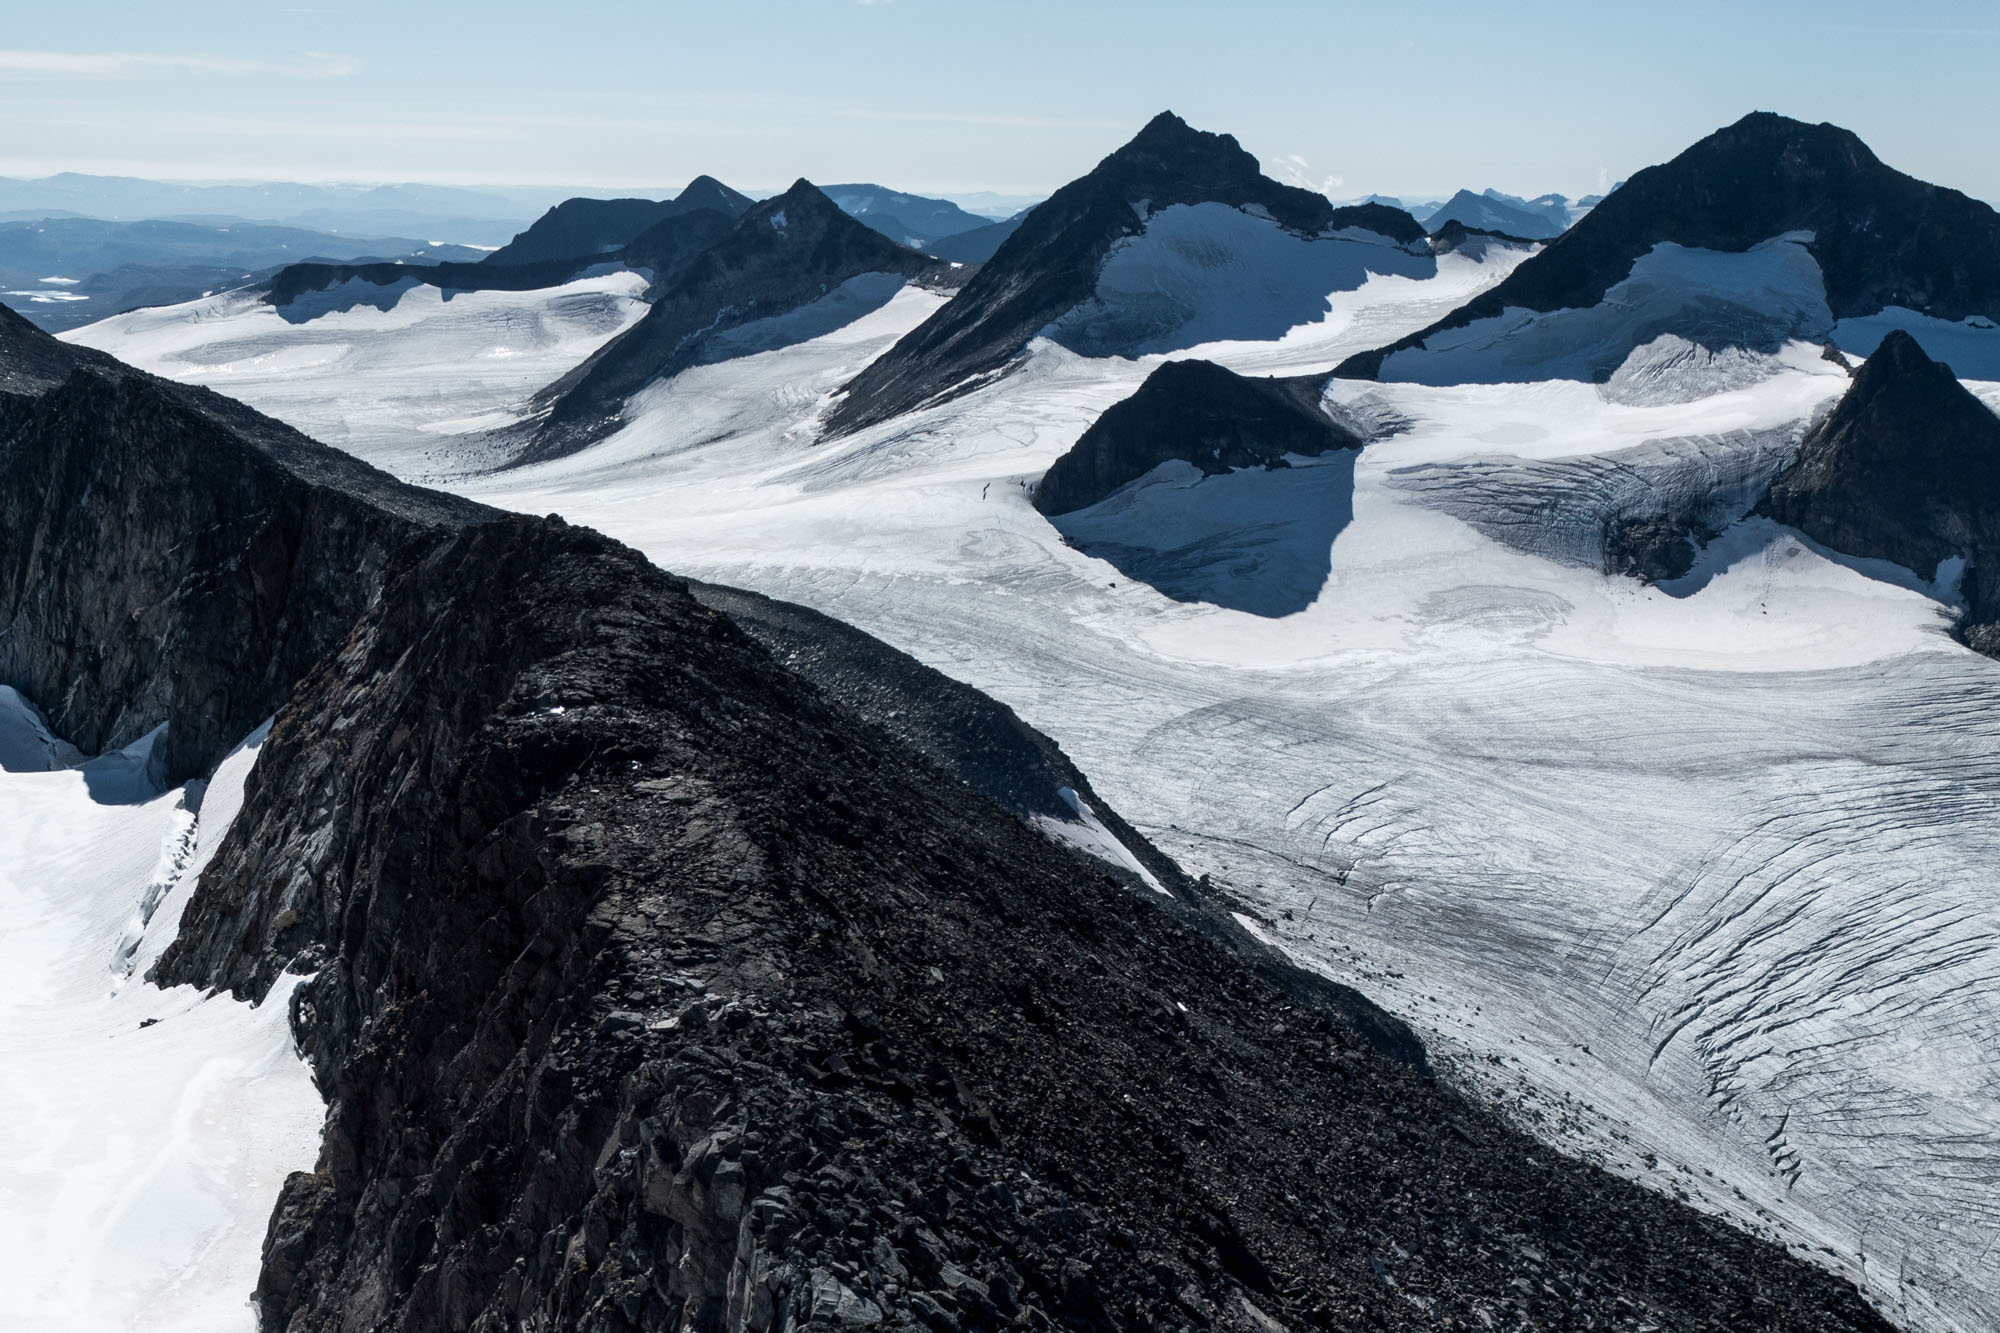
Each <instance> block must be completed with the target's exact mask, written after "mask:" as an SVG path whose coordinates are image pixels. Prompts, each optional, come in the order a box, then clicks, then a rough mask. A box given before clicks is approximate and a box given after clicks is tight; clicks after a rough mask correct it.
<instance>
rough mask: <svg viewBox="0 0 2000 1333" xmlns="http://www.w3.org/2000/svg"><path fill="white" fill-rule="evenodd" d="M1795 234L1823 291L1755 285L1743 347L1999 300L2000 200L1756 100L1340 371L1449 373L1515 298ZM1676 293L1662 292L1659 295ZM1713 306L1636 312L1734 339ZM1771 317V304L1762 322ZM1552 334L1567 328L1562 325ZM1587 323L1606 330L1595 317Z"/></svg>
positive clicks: (1595, 297) (1570, 298)
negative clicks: (1435, 359) (1446, 359)
mask: <svg viewBox="0 0 2000 1333" xmlns="http://www.w3.org/2000/svg"><path fill="white" fill-rule="evenodd" d="M1785 240H1789V241H1791V242H1793V243H1795V244H1797V245H1799V246H1801V247H1803V250H1804V252H1805V254H1806V255H1807V256H1808V257H1809V258H1810V260H1811V262H1812V264H1813V265H1815V266H1816V267H1817V269H1818V278H1817V289H1815V290H1813V291H1810V292H1808V291H1805V290H1803V289H1800V290H1798V291H1796V292H1794V293H1793V294H1792V297H1791V299H1795V300H1797V301H1798V302H1799V303H1800V309H1799V310H1798V311H1796V312H1794V311H1790V310H1788V311H1785V312H1783V313H1782V314H1774V312H1772V311H1770V310H1767V309H1764V308H1761V307H1759V306H1758V305H1757V304H1756V303H1757V302H1758V301H1759V300H1762V299H1765V298H1762V297H1760V296H1758V295H1757V294H1756V293H1755V292H1749V293H1748V294H1746V295H1744V296H1742V297H1741V298H1740V299H1741V300H1742V301H1744V302H1747V303H1748V304H1746V305H1744V307H1743V312H1742V315H1741V316H1740V317H1738V318H1737V319H1736V320H1735V322H1736V323H1737V324H1738V325H1740V326H1742V330H1743V331H1742V333H1741V335H1740V338H1741V341H1742V342H1743V343H1744V344H1746V345H1749V344H1755V343H1757V342H1759V341H1760V340H1761V341H1763V342H1765V343H1769V342H1770V341H1771V339H1772V338H1774V337H1775V338H1780V339H1782V338H1783V337H1804V338H1817V339H1824V338H1826V337H1828V336H1830V335H1831V333H1832V332H1833V325H1834V323H1835V322H1837V321H1841V320H1846V319H1851V318H1861V317H1868V316H1874V315H1878V314H1880V313H1882V312H1883V311H1885V310H1889V309H1892V308H1894V309H1904V310H1908V311H1913V312H1915V313H1916V314H1918V315H1921V316H1925V317H1928V318H1934V319H1941V320H1949V321H1957V320H1963V319H1967V318H1969V317H1973V316H1988V317H1990V316H1993V315H1995V314H1996V313H2000V213H1996V212H1995V211H1994V210H1993V208H1991V207H1990V206H1989V205H1987V204H1985V203H1982V202H1980V201H1979V200H1976V199H1972V198H1970V197H1968V196H1967V195H1965V194H1962V193H1960V192H1959V191H1957V190H1952V189H1946V188H1944V187H1941V186H1937V185H1931V184H1929V183H1927V182H1924V181H1920V180H1917V179H1916V178H1914V177H1911V176H1908V175H1905V174H1903V173H1902V172H1899V171H1897V170H1895V169H1894V168H1892V167H1889V166H1887V165H1885V164H1884V163H1883V162H1882V161H1881V159H1880V158H1878V157H1877V156H1876V155H1875V154H1874V152H1872V151H1871V150H1870V149H1869V148H1868V146H1867V145H1866V144H1865V143H1863V142H1862V141H1861V139H1860V138H1859V137H1858V136H1857V135H1855V134H1854V133H1853V132H1852V131H1849V130H1846V129H1843V128H1841V127H1840V126H1837V125H1831V124H1824V123H1822V124H1810V123H1807V122H1805V121H1799V120H1793V119H1791V118H1789V117H1786V116H1782V115H1778V114H1775V113H1773V112H1768V111H1757V112H1752V113H1751V114H1749V115H1747V116H1744V117H1743V118H1742V119H1740V120H1738V121H1736V122H1735V123H1733V124H1731V125H1727V126H1724V127H1723V128H1721V129H1719V130H1716V131H1715V132H1714V133H1713V134H1710V135H1708V136H1707V137H1705V138H1703V139H1702V140H1700V141H1699V142H1697V143H1695V144H1693V145H1692V146H1690V147H1689V148H1687V149H1686V150H1685V151H1683V152H1681V153H1680V154H1678V155H1677V156H1675V157H1674V158H1673V159H1672V160H1670V161H1668V162H1664V163H1661V164H1659V165H1657V166H1652V167H1647V168H1646V169H1645V170H1643V171H1640V172H1638V173H1636V174H1635V175H1634V176H1632V178H1631V179H1630V180H1628V181H1626V182H1625V183H1624V184H1623V185H1622V186H1620V187H1619V188H1618V189H1616V190H1614V191H1613V192H1612V193H1611V194H1609V195H1608V196H1606V197H1605V198H1604V200H1603V201H1602V202H1600V203H1599V204H1597V205H1596V206H1595V207H1594V208H1593V209H1592V210H1591V211H1590V212H1589V213H1588V214H1586V215H1585V216H1583V217H1582V218H1580V219H1578V221H1577V222H1576V224H1575V225H1574V226H1572V227H1571V228H1570V229H1569V230H1568V231H1566V232H1564V233H1563V234H1562V235H1561V236H1560V237H1558V238H1557V239H1555V240H1554V241H1552V242H1550V243H1549V245H1548V246H1547V247H1546V248H1545V249H1544V250H1542V251H1541V252H1540V253H1538V254H1536V255H1534V256H1533V257H1531V258H1530V259H1528V260H1526V261H1525V262H1523V263H1522V264H1521V265H1520V266H1519V267H1518V268H1516V269H1515V270H1514V271H1513V272H1512V273H1511V274H1509V275H1508V277H1507V278H1506V279H1505V280H1504V281H1502V282H1500V283H1499V284H1498V285H1496V286H1494V287H1492V288H1490V289H1488V290H1487V291H1485V292H1483V293H1482V294H1480V295H1479V296H1477V297H1475V298H1474V299H1473V300H1471V301H1469V302H1467V303H1466V304H1465V305H1463V306H1461V307H1459V308H1458V309H1457V310H1455V311H1453V312H1452V313H1451V314H1449V315H1447V316H1445V317H1444V318H1443V319H1441V320H1439V321H1438V322H1436V323H1434V324H1432V325H1430V326H1429V327H1428V328H1425V329H1423V330H1421V331H1419V332H1417V333H1414V334H1411V335H1409V336H1408V337H1406V338H1403V339H1401V340H1399V341H1397V342H1394V343H1391V344H1389V345H1388V346H1386V347H1382V348H1378V349H1376V350H1373V351H1370V352H1365V353H1361V354H1358V355H1356V356H1353V357H1350V358H1348V359H1347V360H1346V361H1345V362H1343V363H1342V364H1341V366H1340V367H1339V369H1338V370H1337V371H1336V374H1338V375H1340V376H1343V377H1347V378H1359V379H1372V378H1378V377H1381V376H1383V375H1385V374H1387V375H1389V377H1391V378H1394V377H1396V375H1397V374H1416V375H1419V376H1422V377H1425V378H1429V379H1434V380H1436V381H1437V382H1449V379H1450V378H1451V373H1450V372H1445V371H1441V370H1440V371H1426V370H1425V369H1424V368H1423V364H1422V361H1423V354H1424V353H1426V352H1429V353H1436V352H1438V351H1440V350H1442V349H1446V348H1451V347H1461V346H1464V345H1466V344H1468V343H1473V342H1478V341H1480V334H1479V328H1480V327H1485V325H1484V324H1483V322H1484V321H1490V320H1497V319H1499V318H1500V317H1501V316H1502V315H1503V313H1504V312H1506V311H1509V310H1513V311H1522V312H1528V313H1530V314H1541V315H1554V314H1556V313H1557V312H1563V311H1575V310H1590V309H1594V308H1597V307H1599V306H1601V305H1602V304H1603V303H1604V302H1605V300H1606V297H1607V294H1608V293H1609V292H1610V291H1611V289H1612V288H1614V287H1616V286H1617V285H1618V284H1620V283H1622V282H1624V281H1626V280H1627V279H1628V278H1632V277H1635V276H1636V274H1637V268H1638V266H1639V265H1641V264H1642V263H1644V262H1646V261H1648V260H1649V259H1650V258H1651V257H1652V256H1653V253H1654V251H1655V249H1656V247H1661V246H1673V247H1678V248H1679V249H1680V250H1681V251H1695V252H1700V253H1702V254H1717V255H1739V254H1744V253H1746V252H1749V251H1751V250H1752V249H1753V248H1756V247H1759V246H1765V245H1771V244H1774V243H1778V242H1780V241H1785ZM1746 277H1747V275H1746ZM1676 281H1678V279H1677V278H1676V277H1675V276H1674V275H1671V274H1669V275H1667V276H1666V277H1665V278H1664V279H1662V278H1661V277H1659V276H1658V275H1655V276H1654V277H1652V278H1650V279H1649V280H1648V285H1649V286H1651V287H1654V288H1659V287H1661V286H1663V285H1664V286H1665V287H1667V288H1672V286H1673V285H1674V283H1675V282H1676ZM1733 285H1734V286H1737V287H1744V288H1749V287H1754V286H1755V285H1756V284H1754V283H1751V282H1748V281H1747V280H1746V281H1739V282H1737V283H1735V284H1733ZM1794 285H1796V284H1794ZM1670 297H1671V292H1669V293H1668V297H1667V298H1660V297H1655V298H1654V300H1655V305H1656V306H1657V304H1658V301H1659V300H1662V299H1670ZM1711 307H1712V300H1711V299H1710V298H1707V297H1697V296H1689V297H1688V298H1687V300H1686V303H1685V308H1684V309H1683V310H1682V311H1680V312H1678V313H1677V312H1676V311H1675V310H1673V309H1671V308H1656V309H1655V310H1654V311H1653V314H1652V317H1651V318H1650V319H1649V320H1647V321H1646V322H1644V323H1643V324H1635V326H1634V329H1633V332H1632V337H1633V338H1635V339H1637V340H1639V341H1644V340H1645V339H1647V338H1650V337H1654V336H1657V335H1658V334H1660V333H1681V334H1687V335H1688V336H1697V335H1700V336H1701V338H1702V339H1703V340H1704V341H1705V342H1707V343H1715V342H1717V341H1718V340H1726V339H1728V338H1729V337H1731V336H1732V335H1731V333H1730V332H1729V330H1727V329H1720V330H1718V329H1717V328H1715V327H1713V326H1712V321H1711V326H1710V327H1702V326H1701V321H1703V320H1704V319H1707V318H1708V317H1709V316H1710V314H1711V313H1712V312H1711ZM1815 308H1816V311H1817V312H1816V313H1815ZM1759 315H1773V318H1772V319H1770V320H1766V321H1763V322H1761V323H1760V320H1759V318H1758V316H1759ZM1809 326H1810V327H1809ZM1491 327H1493V328H1495V329H1497V328H1498V327H1499V326H1498V325H1493V326H1491ZM1549 336H1550V337H1552V338H1559V337H1560V334H1559V332H1557V331H1555V330H1554V329H1553V326H1551V332H1550V335H1549ZM1578 336H1584V335H1582V334H1581V333H1580V334H1579V335H1578ZM1588 336H1591V337H1594V338H1598V339H1599V341H1600V342H1601V341H1602V335H1601V331H1598V330H1596V328H1595V326H1594V325H1593V326H1592V331H1591V333H1590V334H1589V335H1588ZM1634 345H1636V344H1634ZM1626 350H1629V346H1626V347H1620V346H1616V345H1612V344H1605V345H1604V347H1603V351H1602V353H1601V354H1599V355H1598V356H1597V357H1596V359H1595V360H1594V361H1593V363H1592V364H1591V365H1590V366H1589V367H1588V368H1587V369H1588V371H1589V373H1590V376H1591V377H1592V378H1596V379H1599V380H1602V379H1604V378H1608V376H1609V375H1610V374H1611V372H1612V371H1613V370H1614V369H1615V368H1616V366H1617V364H1618V361H1617V358H1619V357H1622V355H1623V353H1624V351H1626ZM1399 353H1409V354H1411V355H1412V358H1414V359H1406V360H1405V361H1403V362H1402V368H1401V369H1400V370H1399V369H1398V368H1397V367H1396V366H1391V365H1389V364H1388V363H1389V362H1391V360H1392V359H1395V358H1397V357H1398V354H1399ZM1392 372H1393V373H1392ZM1462 373H1474V374H1476V372H1470V371H1468V372H1462Z"/></svg>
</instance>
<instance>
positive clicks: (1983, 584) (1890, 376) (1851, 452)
mask: <svg viewBox="0 0 2000 1333" xmlns="http://www.w3.org/2000/svg"><path fill="white" fill-rule="evenodd" d="M1763 508H1764V512H1766V513H1768V514H1769V515H1770V516H1771V517H1773V518H1775V519H1777V520H1778V521H1779V522H1781V523H1785V524H1789V525H1790V526H1792V527H1794V528H1797V529H1798V530H1799V531H1800V532H1803V533H1805V534H1806V535H1807V536H1808V537H1811V538H1812V539H1813V540H1815V541H1818V542H1820V543H1821V544H1823V545H1825V546H1827V547H1830V548H1831V549H1833V550H1836V551H1839V552H1842V553H1843V554H1846V555H1851V556H1859V557H1862V558H1864V559H1878V560H1887V561H1889V562H1891V563H1893V564H1897V565H1901V566H1902V567H1903V568H1905V569H1908V570H1910V571H1911V572H1912V573H1914V574H1916V575H1917V576H1918V577H1919V578H1921V579H1925V580H1936V579H1938V577H1939V576H1940V574H1941V573H1942V572H1944V570H1945V567H1946V565H1947V562H1950V561H1953V560H1957V561H1961V562H1963V563H1962V568H1961V569H1960V572H1959V578H1958V593H1959V596H1960V599H1961V600H1962V601H1963V602H1964V604H1965V614H1964V617H1963V620H1962V622H1961V626H1960V632H1961V634H1963V635H1965V636H1966V637H1967V638H1968V639H1969V640H1970V641H1971V642H1972V643H1973V645H1974V646H1975V647H1979V648H1981V650H1982V651H1991V650H1992V648H1993V647H1994V646H1996V645H2000V625H1996V623H1995V622H1996V621H2000V416H1995V415H1994V413H1993V410H1992V409H1991V408H1989V407H1987V406H1986V404H1985V403H1983V402H1981V401H1980V400H1979V398H1978V397H1976V396H1975V395H1974V394H1973V393H1972V392H1971V391H1970V390H1968V389H1967V388H1966V387H1965V386H1964V385H1963V384H1960V383H1959V381H1958V377H1957V376H1956V375H1954V374H1952V371H1951V367H1950V366H1948V365H1946V364H1944V363H1943V362H1941V361H1935V360H1933V359H1931V357H1930V356H1929V355H1927V354H1926V353H1925V352H1924V350H1923V348H1922V347H1921V346H1920V345H1919V344H1918V342H1917V339H1915V338H1914V337H1912V336H1910V335H1909V334H1908V333H1905V332H1902V331H1900V330H1894V331H1891V332H1890V333H1889V334H1888V335H1887V336H1886V337H1884V338H1883V339H1882V344H1881V346H1880V347H1878V348H1877V349H1876V350H1875V354H1874V355H1873V356H1871V357H1869V358H1868V359H1867V360H1866V361H1864V362H1863V363H1862V364H1861V366H1860V368H1859V369H1857V370H1856V371H1855V373H1854V379H1853V382H1852V383H1851V384H1850V385H1849V386H1848V390H1847V392H1846V393H1845V394H1844V395H1842V397H1841V399H1840V401H1839V402H1838V403H1837V404H1836V405H1835V406H1834V409H1833V411H1832V412H1831V413H1829V414H1828V415H1827V417H1826V418H1825V420H1823V421H1821V422H1820V423H1819V424H1818V425H1816V426H1815V427H1814V428H1813V430H1812V431H1811V433H1810V434H1808V435H1807V436H1806V438H1805V440H1804V442H1803V443H1802V444H1801V445H1800V446H1799V453H1798V458H1797V460H1796V461H1795V462H1794V463H1793V464H1792V466H1791V467H1789V468H1788V469H1786V471H1785V472H1783V473H1782V474H1780V475H1779V476H1778V477H1777V478H1776V479H1775V480H1774V481H1773V482H1772V485H1771V491H1770V495H1769V497H1768V498H1767V499H1766V500H1765V502H1764V506H1763Z"/></svg>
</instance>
